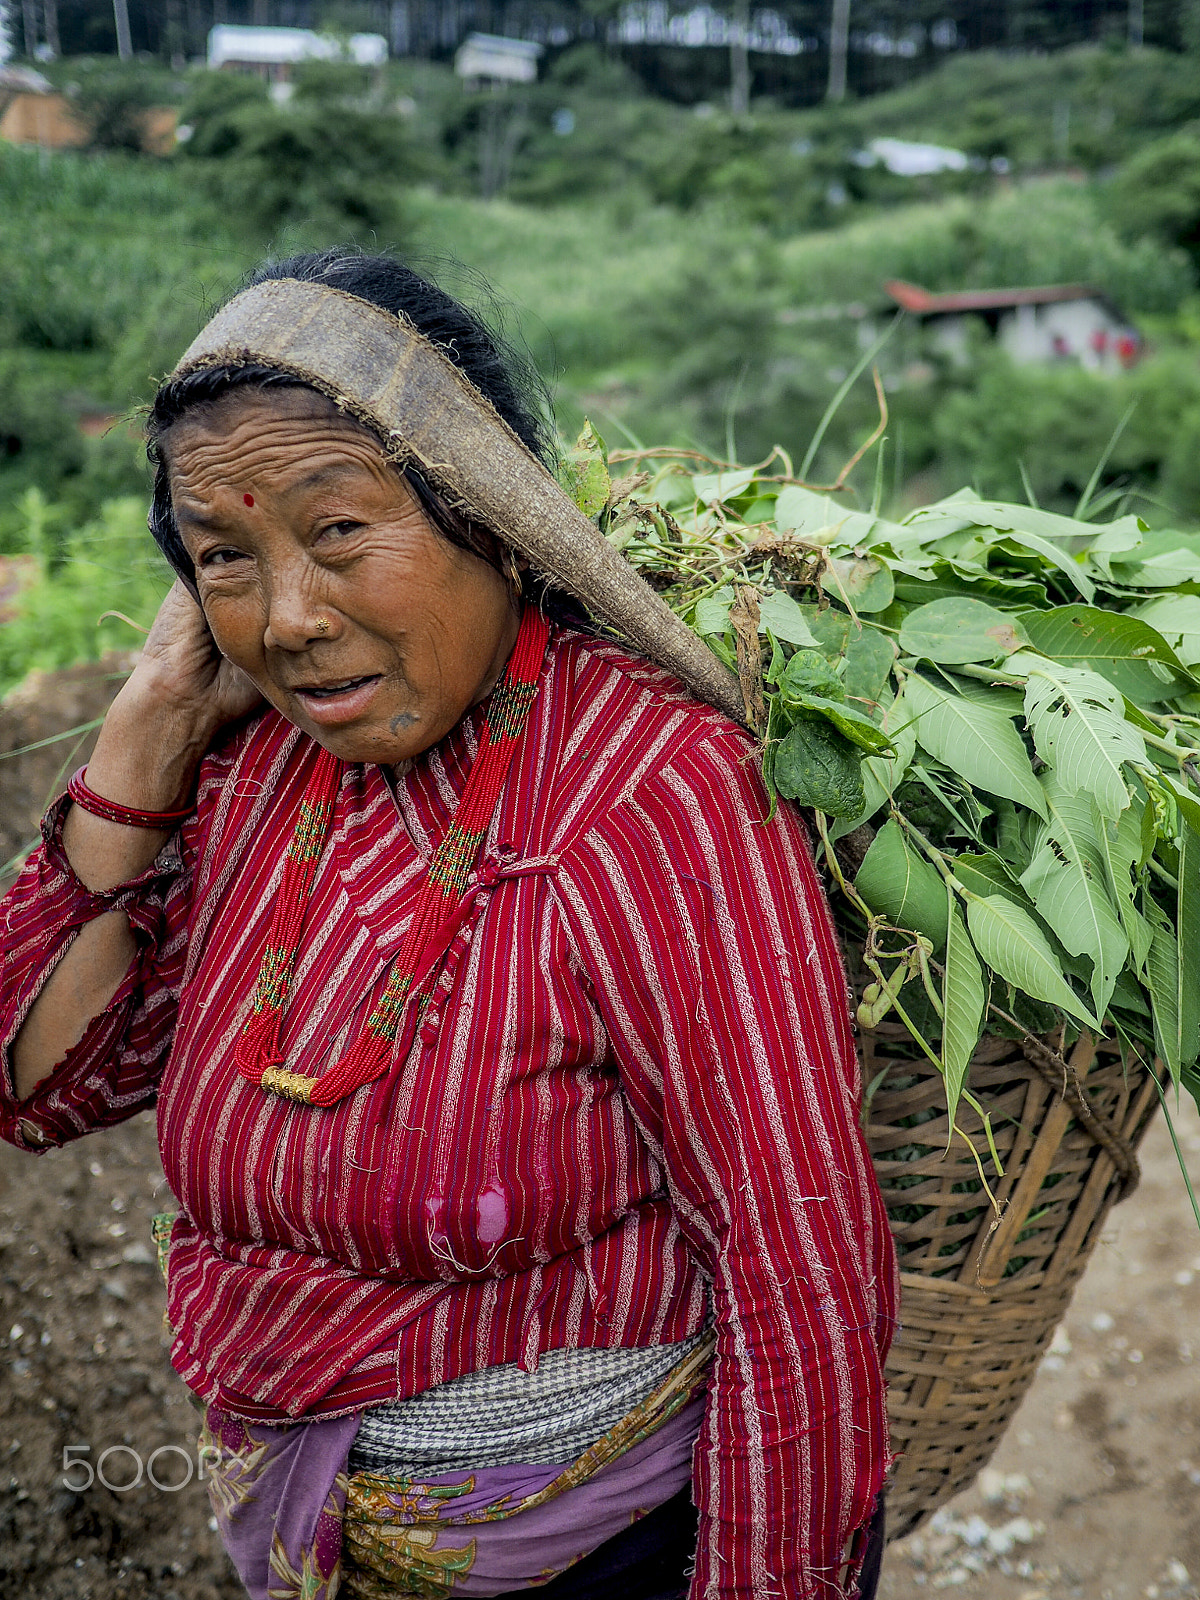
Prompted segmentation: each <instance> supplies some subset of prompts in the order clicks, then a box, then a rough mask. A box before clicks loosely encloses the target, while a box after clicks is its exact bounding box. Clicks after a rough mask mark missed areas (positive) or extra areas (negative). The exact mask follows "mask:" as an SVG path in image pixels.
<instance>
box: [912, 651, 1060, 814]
mask: <svg viewBox="0 0 1200 1600" xmlns="http://www.w3.org/2000/svg"><path fill="white" fill-rule="evenodd" d="M900 698H901V700H902V701H903V704H904V706H905V709H906V710H907V711H908V713H909V715H910V716H912V717H913V718H914V719H915V722H916V732H917V742H918V743H919V744H920V745H921V746H922V748H923V749H925V750H928V752H929V754H930V755H931V756H933V757H935V759H936V760H938V761H941V762H943V763H944V764H945V765H946V766H947V767H949V768H950V770H951V771H952V772H956V773H958V775H959V776H960V777H961V778H965V779H966V781H967V782H968V783H970V784H974V785H975V786H976V787H978V788H980V789H986V790H987V791H988V793H989V794H998V795H1003V796H1004V797H1005V799H1007V800H1015V801H1017V802H1018V803H1019V804H1020V805H1023V806H1028V807H1029V809H1030V810H1031V811H1036V812H1037V814H1038V816H1040V817H1044V816H1045V815H1046V802H1045V799H1044V798H1043V795H1042V791H1041V788H1040V787H1039V785H1038V781H1037V779H1036V778H1035V777H1034V774H1033V766H1032V764H1031V763H1030V760H1029V756H1028V755H1027V753H1026V750H1025V746H1024V744H1023V743H1022V742H1021V736H1020V734H1019V733H1018V732H1017V730H1016V728H1015V727H1014V726H1013V724H1012V721H1011V719H1010V718H1009V716H1008V715H1007V714H1006V712H1005V711H1003V710H1001V709H998V708H993V707H992V706H990V705H988V704H986V702H981V701H980V700H978V699H977V698H974V697H973V698H972V699H971V700H970V701H969V702H968V701H966V700H963V699H962V698H961V697H960V696H959V695H957V694H955V693H954V691H953V690H952V689H949V688H946V687H943V685H941V684H937V683H933V682H931V681H930V679H928V678H923V677H921V676H920V674H919V673H916V672H912V673H910V674H909V675H908V677H907V678H906V679H905V680H904V692H903V694H902V695H901V697H900Z"/></svg>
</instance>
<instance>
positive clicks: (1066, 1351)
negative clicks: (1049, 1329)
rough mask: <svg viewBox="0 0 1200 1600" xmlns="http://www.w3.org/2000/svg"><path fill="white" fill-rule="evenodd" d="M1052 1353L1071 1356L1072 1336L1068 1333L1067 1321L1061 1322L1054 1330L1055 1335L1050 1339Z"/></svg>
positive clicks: (1053, 1354)
mask: <svg viewBox="0 0 1200 1600" xmlns="http://www.w3.org/2000/svg"><path fill="white" fill-rule="evenodd" d="M1050 1354H1051V1355H1052V1356H1069V1355H1070V1354H1071V1338H1070V1335H1069V1334H1068V1333H1067V1328H1066V1324H1065V1323H1062V1322H1060V1323H1059V1325H1058V1327H1057V1328H1055V1330H1054V1337H1053V1339H1051V1341H1050Z"/></svg>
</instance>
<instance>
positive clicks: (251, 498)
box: [242, 494, 254, 506]
mask: <svg viewBox="0 0 1200 1600" xmlns="http://www.w3.org/2000/svg"><path fill="white" fill-rule="evenodd" d="M242 499H243V500H244V501H245V502H246V504H247V505H248V506H252V505H253V504H254V496H253V495H252V494H244V495H243V496H242Z"/></svg>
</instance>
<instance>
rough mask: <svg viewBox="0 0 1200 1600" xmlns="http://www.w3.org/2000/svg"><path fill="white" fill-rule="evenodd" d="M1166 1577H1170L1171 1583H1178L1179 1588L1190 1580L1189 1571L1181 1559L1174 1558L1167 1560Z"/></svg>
mask: <svg viewBox="0 0 1200 1600" xmlns="http://www.w3.org/2000/svg"><path fill="white" fill-rule="evenodd" d="M1167 1577H1168V1578H1170V1580H1171V1582H1172V1583H1177V1584H1179V1586H1180V1587H1181V1588H1182V1586H1183V1585H1184V1584H1185V1583H1190V1582H1191V1573H1190V1572H1189V1571H1188V1569H1187V1568H1186V1567H1185V1566H1184V1564H1183V1562H1182V1561H1177V1560H1175V1559H1174V1558H1172V1559H1171V1560H1170V1561H1168V1562H1167Z"/></svg>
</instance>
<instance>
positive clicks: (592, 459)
mask: <svg viewBox="0 0 1200 1600" xmlns="http://www.w3.org/2000/svg"><path fill="white" fill-rule="evenodd" d="M562 476H563V487H564V488H565V489H566V491H567V493H568V494H569V495H570V496H571V498H572V500H574V502H575V504H576V505H577V506H578V507H579V509H580V511H582V512H583V514H584V516H585V517H597V516H599V515H600V513H601V512H602V511H603V510H604V508H605V506H606V505H607V504H608V495H609V490H610V489H611V488H612V482H611V480H610V478H609V475H608V451H607V449H606V448H605V444H604V440H603V439H602V438H601V437H600V435H599V434H598V433H597V432H596V430H595V428H593V427H592V425H591V423H590V422H588V421H586V420H585V422H584V424H583V428H582V429H581V430H580V434H579V437H578V439H576V441H575V444H574V446H573V447H572V449H570V450H568V452H567V454H566V457H565V459H564V461H563V465H562Z"/></svg>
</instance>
